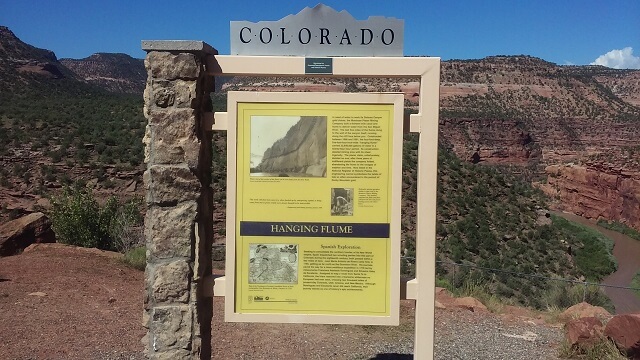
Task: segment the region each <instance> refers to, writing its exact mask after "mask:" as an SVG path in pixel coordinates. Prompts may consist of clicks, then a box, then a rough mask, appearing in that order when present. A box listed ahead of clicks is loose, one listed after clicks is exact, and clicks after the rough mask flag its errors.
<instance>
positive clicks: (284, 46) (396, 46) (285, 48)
mask: <svg viewBox="0 0 640 360" xmlns="http://www.w3.org/2000/svg"><path fill="white" fill-rule="evenodd" d="M403 42H404V20H401V19H396V18H387V17H382V16H371V17H369V19H367V20H362V21H361V20H356V19H354V18H353V16H351V14H349V13H348V12H347V11H346V10H342V11H340V12H338V11H335V10H334V9H332V8H330V7H328V6H326V5H324V4H318V5H317V6H315V7H314V8H309V7H306V8H304V9H303V10H302V11H300V12H299V13H298V14H296V15H288V16H286V17H284V18H282V19H280V20H278V21H259V22H257V23H253V22H249V21H231V55H298V56H403V52H402V50H403Z"/></svg>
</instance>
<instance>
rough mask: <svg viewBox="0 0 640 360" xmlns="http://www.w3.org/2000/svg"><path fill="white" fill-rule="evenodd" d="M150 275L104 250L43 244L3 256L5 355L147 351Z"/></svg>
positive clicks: (0, 325)
mask: <svg viewBox="0 0 640 360" xmlns="http://www.w3.org/2000/svg"><path fill="white" fill-rule="evenodd" d="M143 279H144V274H143V273H142V272H141V271H138V270H134V269H131V268H129V267H127V266H126V265H124V264H123V263H122V262H121V261H120V260H119V256H118V254H115V253H109V252H105V251H100V250H96V249H84V248H76V247H70V246H64V245H60V244H41V245H35V246H33V245H32V247H30V248H27V250H25V252H24V253H23V254H21V255H16V256H9V257H4V258H0V334H2V342H1V343H0V359H96V358H113V357H114V356H115V354H117V356H116V357H115V358H124V357H126V356H128V355H129V354H133V353H140V352H141V351H142V345H141V343H140V339H141V338H142V336H144V334H145V329H144V328H143V327H142V326H141V317H142V289H143V288H142V281H143ZM108 354H111V355H108Z"/></svg>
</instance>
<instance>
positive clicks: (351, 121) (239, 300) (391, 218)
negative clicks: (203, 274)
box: [225, 92, 404, 325]
mask: <svg viewBox="0 0 640 360" xmlns="http://www.w3.org/2000/svg"><path fill="white" fill-rule="evenodd" d="M228 96H229V97H228V99H229V100H228V102H229V103H228V116H229V117H228V118H229V119H230V120H231V121H235V123H231V124H230V125H229V127H228V131H229V135H228V136H229V137H228V143H229V147H228V157H229V160H228V166H229V172H228V173H229V174H235V175H236V178H235V179H228V180H227V182H228V185H227V186H228V198H227V207H228V209H227V267H226V268H227V274H226V277H227V280H226V281H227V291H226V305H225V307H226V317H227V320H229V321H256V322H304V323H344V324H379V325H392V324H396V325H397V323H398V311H399V310H398V309H399V297H400V295H399V277H400V268H399V264H400V211H401V210H400V193H401V183H402V179H401V174H402V171H401V169H402V164H401V161H402V156H401V152H402V150H401V149H402V119H403V101H404V98H403V96H402V95H401V94H372V93H358V94H345V93H253V92H229V95H228ZM234 139H235V141H234Z"/></svg>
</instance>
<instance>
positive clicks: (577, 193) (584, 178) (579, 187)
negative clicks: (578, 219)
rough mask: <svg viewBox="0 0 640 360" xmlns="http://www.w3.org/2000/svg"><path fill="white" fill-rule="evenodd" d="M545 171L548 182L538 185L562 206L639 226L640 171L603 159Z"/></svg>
mask: <svg viewBox="0 0 640 360" xmlns="http://www.w3.org/2000/svg"><path fill="white" fill-rule="evenodd" d="M545 171H546V173H547V175H548V176H547V183H546V184H540V185H539V187H540V188H541V189H542V190H543V191H544V192H545V193H546V194H547V195H550V196H551V197H553V198H555V199H556V200H558V201H559V203H561V204H562V205H561V207H562V209H563V210H566V211H570V212H573V213H575V214H577V215H580V216H584V217H587V218H592V219H599V218H604V219H608V220H614V221H618V222H621V223H623V224H626V225H628V226H630V227H633V228H635V229H638V230H640V171H632V170H625V169H623V168H619V167H618V168H616V167H612V166H607V165H606V164H602V163H586V164H584V165H575V164H566V165H550V166H547V167H546V169H545Z"/></svg>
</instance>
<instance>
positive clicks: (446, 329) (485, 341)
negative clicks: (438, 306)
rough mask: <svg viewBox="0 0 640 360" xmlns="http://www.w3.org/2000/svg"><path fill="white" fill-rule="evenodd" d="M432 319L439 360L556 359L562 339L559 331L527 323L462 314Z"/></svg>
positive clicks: (547, 326) (558, 329) (441, 315)
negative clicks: (434, 325) (434, 323)
mask: <svg viewBox="0 0 640 360" xmlns="http://www.w3.org/2000/svg"><path fill="white" fill-rule="evenodd" d="M445 311H446V310H445ZM443 315H444V316H443ZM436 319H437V320H436V321H437V323H436V343H435V355H436V356H435V358H436V359H442V360H445V359H446V360H454V359H465V360H469V359H487V360H499V359H504V360H511V359H557V358H558V357H557V354H558V350H557V349H558V345H559V344H560V342H561V341H562V338H563V332H562V329H561V328H558V327H550V326H549V325H537V324H535V323H534V322H533V321H530V320H523V319H520V320H515V321H505V320H503V319H501V318H499V317H496V316H482V315H481V316H474V314H471V313H465V312H456V313H454V314H451V315H449V316H446V315H445V314H440V316H436Z"/></svg>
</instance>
